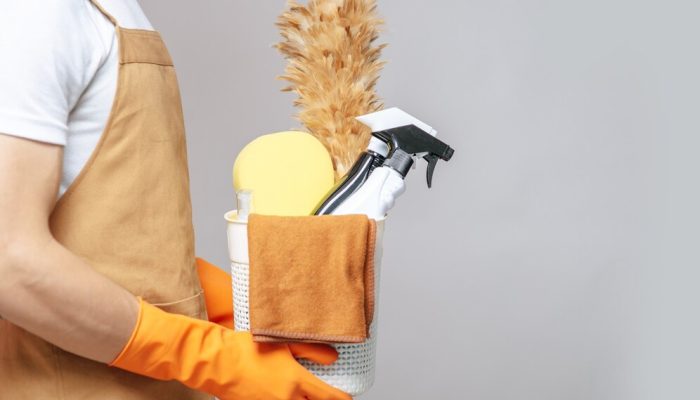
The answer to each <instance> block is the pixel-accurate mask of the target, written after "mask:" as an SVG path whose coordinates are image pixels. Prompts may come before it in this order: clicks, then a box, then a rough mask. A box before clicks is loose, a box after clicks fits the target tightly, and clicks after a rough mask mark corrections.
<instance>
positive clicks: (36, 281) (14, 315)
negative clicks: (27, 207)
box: [0, 235, 138, 363]
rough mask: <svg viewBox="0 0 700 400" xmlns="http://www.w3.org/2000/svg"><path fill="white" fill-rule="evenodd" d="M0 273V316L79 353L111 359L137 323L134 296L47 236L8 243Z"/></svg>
mask: <svg viewBox="0 0 700 400" xmlns="http://www.w3.org/2000/svg"><path fill="white" fill-rule="evenodd" d="M0 276H1V278H0V315H2V316H3V317H4V318H5V319H7V320H8V321H10V322H12V323H14V324H16V325H18V326H20V327H22V328H24V329H26V330H27V331H29V332H32V333H33V334H35V335H37V336H39V337H41V338H43V339H45V340H47V341H49V342H51V343H53V344H55V345H56V346H58V347H60V348H62V349H64V350H66V351H69V352H72V353H75V354H78V355H80V356H83V357H86V358H90V359H93V360H96V361H100V362H105V363H109V362H111V361H112V360H114V358H115V357H116V356H117V355H118V354H119V352H120V351H121V349H122V348H123V347H124V345H125V344H126V342H127V341H128V340H129V337H130V335H131V333H132V331H133V328H134V325H135V324H136V320H137V317H138V302H137V300H136V298H135V297H134V296H133V295H132V294H131V293H129V292H128V291H127V290H125V289H124V288H122V287H120V286H119V285H117V284H116V283H114V282H112V281H110V280H109V279H108V278H106V277H104V276H103V275H101V274H99V273H98V272H96V271H94V270H93V269H92V268H91V267H90V265H89V264H88V263H87V262H85V261H84V260H83V259H81V258H80V257H78V256H76V255H75V254H73V253H71V252H70V251H69V250H67V249H66V248H64V247H63V246H62V245H61V244H60V243H58V242H57V241H56V240H54V239H53V238H52V237H51V236H50V235H44V238H43V239H42V238H40V237H37V235H33V237H32V238H31V240H22V239H18V240H13V241H12V242H11V243H6V246H5V249H4V250H3V251H2V253H0Z"/></svg>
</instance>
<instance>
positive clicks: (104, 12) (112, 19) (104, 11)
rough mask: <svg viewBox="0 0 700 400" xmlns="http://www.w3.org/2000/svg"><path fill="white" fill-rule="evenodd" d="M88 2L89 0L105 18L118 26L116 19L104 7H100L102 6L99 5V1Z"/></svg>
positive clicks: (91, 0)
mask: <svg viewBox="0 0 700 400" xmlns="http://www.w3.org/2000/svg"><path fill="white" fill-rule="evenodd" d="M90 2H91V3H92V4H93V5H94V6H95V7H97V9H98V10H100V12H101V13H102V14H104V16H105V17H107V19H108V20H110V21H111V22H112V23H113V24H114V26H119V23H118V22H117V20H116V19H115V18H114V17H113V16H112V14H110V13H108V12H107V11H106V10H105V9H104V7H102V6H101V5H100V3H98V2H97V0H90Z"/></svg>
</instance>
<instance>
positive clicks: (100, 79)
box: [0, 0, 153, 196]
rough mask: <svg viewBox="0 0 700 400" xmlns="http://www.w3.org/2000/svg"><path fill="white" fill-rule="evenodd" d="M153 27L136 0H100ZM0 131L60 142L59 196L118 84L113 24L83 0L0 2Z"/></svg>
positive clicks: (125, 22)
mask: <svg viewBox="0 0 700 400" xmlns="http://www.w3.org/2000/svg"><path fill="white" fill-rule="evenodd" d="M99 3H100V4H101V6H102V7H103V8H104V9H105V10H106V11H107V12H109V13H110V14H111V15H112V16H114V18H115V19H116V20H117V21H118V22H119V24H120V25H121V26H122V27H125V28H137V29H148V30H152V29H153V28H152V27H151V24H150V22H149V21H148V19H147V18H146V16H145V15H144V13H143V11H142V10H141V7H140V6H139V4H138V3H137V1H136V0H102V1H100V2H99ZM0 10H1V11H0V133H3V134H7V135H12V136H19V137H23V138H27V139H32V140H37V141H41V142H46V143H52V144H57V145H62V146H64V157H63V170H62V177H61V186H60V190H59V196H61V195H63V193H64V192H65V190H66V189H67V188H68V186H69V185H70V184H71V183H72V182H73V181H74V180H75V178H76V177H77V176H78V174H79V173H80V170H81V169H82V168H83V166H84V165H85V163H86V162H87V161H88V159H89V158H90V155H91V154H92V152H93V150H94V149H95V146H96V145H97V142H98V141H99V139H100V136H101V135H102V132H103V130H104V127H105V124H106V122H107V118H108V116H109V113H110V110H111V108H112V102H113V100H114V95H115V92H116V86H117V71H118V54H119V49H118V41H117V40H116V34H115V29H114V25H113V24H112V23H111V22H110V21H109V20H108V19H107V18H106V17H105V16H104V15H103V14H102V13H101V12H100V11H99V10H98V9H97V8H96V7H95V6H94V5H93V4H92V3H90V1H89V0H0Z"/></svg>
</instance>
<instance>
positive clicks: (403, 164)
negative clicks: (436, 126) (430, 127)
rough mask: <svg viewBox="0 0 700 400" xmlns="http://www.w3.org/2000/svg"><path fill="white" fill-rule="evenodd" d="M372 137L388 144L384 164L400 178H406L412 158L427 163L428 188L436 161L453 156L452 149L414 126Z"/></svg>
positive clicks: (387, 131) (393, 129)
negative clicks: (419, 158) (420, 158)
mask: <svg viewBox="0 0 700 400" xmlns="http://www.w3.org/2000/svg"><path fill="white" fill-rule="evenodd" d="M373 135H376V136H378V137H381V138H382V140H385V141H387V142H388V143H389V146H390V148H391V150H390V151H389V156H388V158H387V160H386V161H385V162H384V164H385V165H388V166H390V167H392V168H394V169H395V170H396V171H398V172H399V173H400V174H401V175H402V176H406V173H407V172H408V169H409V168H410V167H411V165H412V164H413V158H412V157H413V156H419V155H422V156H423V159H425V161H427V162H428V169H427V171H426V175H427V176H426V178H427V181H428V187H432V185H433V172H435V166H436V165H437V162H438V160H445V161H449V160H450V159H451V158H452V155H453V154H454V149H452V148H451V147H450V146H448V145H447V144H445V143H443V142H442V141H440V140H439V139H437V138H436V137H435V136H433V135H431V134H429V133H427V132H425V131H424V130H422V129H420V128H418V127H417V126H415V125H405V126H399V127H396V128H392V129H387V130H385V131H381V132H375V133H373Z"/></svg>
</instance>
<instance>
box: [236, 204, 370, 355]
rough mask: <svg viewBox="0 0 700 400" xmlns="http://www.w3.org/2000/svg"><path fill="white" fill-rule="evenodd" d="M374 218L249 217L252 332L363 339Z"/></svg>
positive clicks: (272, 337) (262, 337) (288, 337)
mask: <svg viewBox="0 0 700 400" xmlns="http://www.w3.org/2000/svg"><path fill="white" fill-rule="evenodd" d="M375 240H376V222H375V221H374V220H373V219H369V218H367V216H366V215H359V214H358V215H319V216H291V217H290V216H271V215H259V214H251V215H250V216H249V218H248V256H249V263H250V265H249V267H250V270H249V271H250V272H249V274H250V275H249V293H248V297H249V305H250V314H249V318H250V330H251V333H252V334H253V338H254V339H255V340H256V341H258V342H287V341H304V342H324V343H360V342H363V341H365V340H366V339H367V337H368V336H369V325H370V323H371V322H372V318H373V317H374V315H373V314H374V290H375V289H374V246H375Z"/></svg>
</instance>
